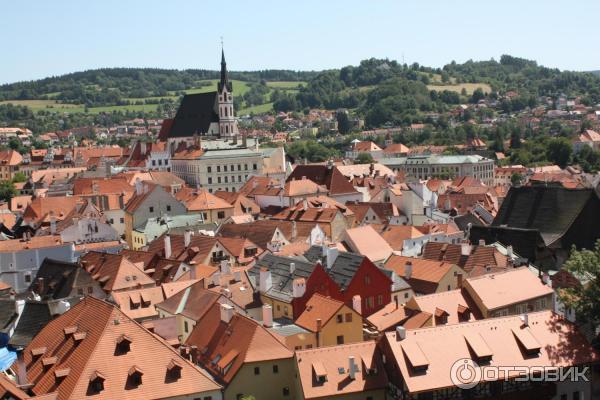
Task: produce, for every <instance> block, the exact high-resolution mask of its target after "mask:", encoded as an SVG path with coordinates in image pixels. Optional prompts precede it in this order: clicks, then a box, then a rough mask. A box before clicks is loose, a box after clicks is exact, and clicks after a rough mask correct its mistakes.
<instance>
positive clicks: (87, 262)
mask: <svg viewBox="0 0 600 400" xmlns="http://www.w3.org/2000/svg"><path fill="white" fill-rule="evenodd" d="M80 264H81V266H82V268H84V269H85V270H86V271H88V272H89V273H90V274H91V275H92V278H93V279H94V280H95V281H97V282H99V283H100V285H101V286H102V289H104V290H105V291H106V292H112V291H113V290H122V289H133V288H137V287H140V286H154V285H155V282H154V280H153V279H151V278H150V277H149V276H148V275H146V273H144V271H143V270H142V269H141V268H140V267H138V266H137V265H135V264H134V263H132V262H131V261H129V259H128V258H126V257H125V256H123V255H121V254H108V253H98V252H94V251H90V252H89V253H87V254H85V255H83V256H82V257H81V259H80Z"/></svg>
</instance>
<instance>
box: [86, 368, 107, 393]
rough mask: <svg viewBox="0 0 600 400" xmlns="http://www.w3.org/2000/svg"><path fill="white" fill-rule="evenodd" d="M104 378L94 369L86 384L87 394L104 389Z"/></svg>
mask: <svg viewBox="0 0 600 400" xmlns="http://www.w3.org/2000/svg"><path fill="white" fill-rule="evenodd" d="M105 380H106V378H105V377H104V375H102V374H101V373H100V372H98V371H94V372H93V373H92V375H90V383H89V385H88V394H98V393H100V392H102V391H103V390H104V381H105Z"/></svg>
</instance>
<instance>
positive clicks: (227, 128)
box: [225, 125, 229, 133]
mask: <svg viewBox="0 0 600 400" xmlns="http://www.w3.org/2000/svg"><path fill="white" fill-rule="evenodd" d="M225 133H229V125H225Z"/></svg>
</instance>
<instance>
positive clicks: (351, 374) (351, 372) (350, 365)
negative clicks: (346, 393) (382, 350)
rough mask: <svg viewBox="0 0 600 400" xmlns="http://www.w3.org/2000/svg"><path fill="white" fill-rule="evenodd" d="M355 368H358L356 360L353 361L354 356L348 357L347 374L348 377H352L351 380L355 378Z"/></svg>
mask: <svg viewBox="0 0 600 400" xmlns="http://www.w3.org/2000/svg"><path fill="white" fill-rule="evenodd" d="M357 370H358V366H357V365H356V362H355V361H354V356H350V357H348V376H349V377H350V379H352V380H354V379H356V372H357Z"/></svg>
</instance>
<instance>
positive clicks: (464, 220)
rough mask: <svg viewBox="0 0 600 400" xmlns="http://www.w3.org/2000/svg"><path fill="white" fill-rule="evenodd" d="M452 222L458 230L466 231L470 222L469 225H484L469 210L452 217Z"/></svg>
mask: <svg viewBox="0 0 600 400" xmlns="http://www.w3.org/2000/svg"><path fill="white" fill-rule="evenodd" d="M454 223H455V224H456V226H457V227H458V230H460V231H463V232H466V231H467V228H468V227H469V224H471V226H484V224H483V222H481V220H480V219H479V218H477V216H476V215H473V214H472V213H470V212H469V213H466V214H464V215H460V216H458V217H454Z"/></svg>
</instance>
